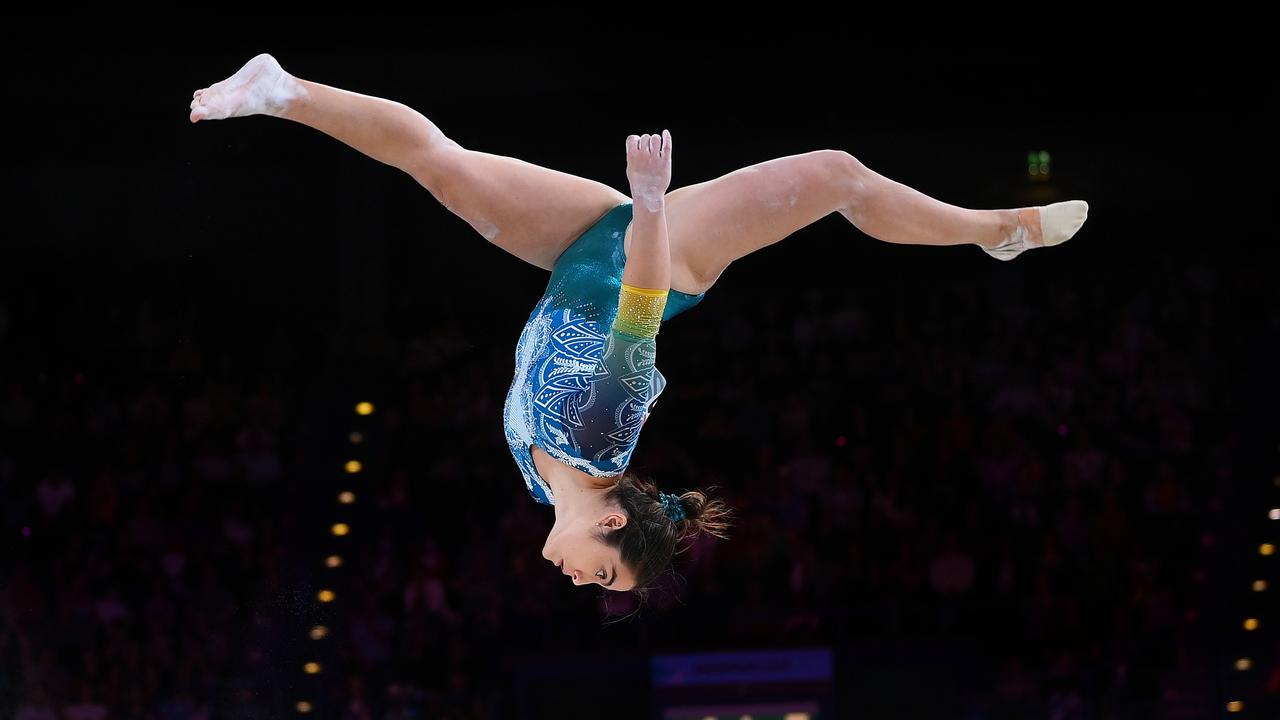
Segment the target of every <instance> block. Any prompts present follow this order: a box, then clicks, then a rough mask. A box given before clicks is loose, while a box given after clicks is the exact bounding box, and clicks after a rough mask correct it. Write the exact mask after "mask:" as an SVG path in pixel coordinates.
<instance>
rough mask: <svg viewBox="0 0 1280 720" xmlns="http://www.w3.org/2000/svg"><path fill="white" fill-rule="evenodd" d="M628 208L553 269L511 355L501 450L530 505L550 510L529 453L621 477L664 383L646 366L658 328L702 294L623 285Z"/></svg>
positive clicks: (610, 216) (606, 219)
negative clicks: (511, 461)
mask: <svg viewBox="0 0 1280 720" xmlns="http://www.w3.org/2000/svg"><path fill="white" fill-rule="evenodd" d="M630 220H631V203H629V202H628V203H623V204H621V205H618V206H616V207H614V208H613V209H611V210H610V211H609V212H608V213H606V214H605V215H604V216H603V217H602V218H600V220H598V221H597V222H596V223H595V224H594V225H592V226H591V227H590V228H589V229H588V230H587V231H586V232H585V233H583V234H582V236H580V237H579V238H578V239H577V240H575V241H574V243H573V245H571V246H570V247H569V249H567V250H565V252H564V253H562V254H561V256H560V257H559V258H558V259H557V260H556V263H555V269H554V270H553V271H552V274H551V280H550V282H548V284H547V290H546V292H545V293H544V294H543V296H542V298H541V299H539V301H538V303H537V304H536V305H535V306H534V308H533V312H531V313H530V314H529V319H528V321H527V322H526V323H525V327H524V330H523V331H522V332H521V333H520V341H519V343H518V344H517V346H516V370H515V378H514V380H513V381H512V384H511V389H510V390H509V391H508V392H507V399H506V403H505V404H504V407H503V419H504V426H505V432H506V437H507V444H508V446H509V447H510V449H511V454H512V456H513V457H514V458H515V461H516V465H517V466H518V467H519V468H520V471H521V474H522V475H523V476H524V481H525V485H526V486H527V487H528V489H529V493H530V494H531V495H532V496H533V498H534V499H535V500H537V501H538V502H540V503H544V504H547V505H554V504H555V497H554V495H553V494H552V491H551V487H550V486H549V485H548V484H547V483H546V482H545V481H544V480H543V479H542V477H541V476H540V475H539V474H538V470H537V467H536V466H535V465H534V462H533V456H532V454H531V451H530V446H531V445H537V446H538V447H539V448H541V449H542V450H543V451H544V452H546V453H547V454H548V455H549V456H551V457H553V458H555V459H556V460H559V461H560V462H563V463H565V464H567V465H570V466H572V467H574V468H577V469H579V470H581V471H583V472H586V473H589V474H591V475H595V476H597V477H613V476H617V475H620V474H622V472H623V471H624V470H625V469H626V467H627V464H628V462H630V458H631V453H632V451H633V450H635V446H636V442H637V440H638V439H639V437H640V426H641V425H642V424H643V423H644V421H645V419H646V418H647V417H648V415H649V411H650V408H652V406H653V403H654V401H656V400H657V397H658V395H659V394H661V393H662V390H663V388H665V387H666V384H667V383H666V378H664V377H663V376H662V373H661V372H659V371H658V369H657V367H656V366H655V365H654V359H655V355H656V349H657V345H656V338H657V333H658V326H659V323H660V322H661V321H662V320H666V319H669V318H671V317H674V316H675V315H677V314H679V313H681V312H683V311H684V310H687V309H688V308H690V307H693V306H694V305H696V304H697V303H698V302H700V301H701V300H702V298H703V297H704V296H705V294H706V293H702V294H700V295H688V294H686V293H682V292H679V291H677V290H665V289H664V290H655V289H645V288H635V287H631V286H629V285H623V284H622V271H623V267H624V265H625V264H626V256H625V254H624V253H623V238H624V234H625V232H626V227H627V224H628V223H629V222H630Z"/></svg>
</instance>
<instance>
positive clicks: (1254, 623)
mask: <svg viewBox="0 0 1280 720" xmlns="http://www.w3.org/2000/svg"><path fill="white" fill-rule="evenodd" d="M1271 485H1272V487H1273V488H1275V489H1280V475H1276V476H1275V477H1274V478H1273V479H1272V481H1271ZM1267 519H1268V520H1270V521H1272V522H1276V521H1280V507H1273V508H1271V509H1270V510H1268V511H1267ZM1268 527H1269V528H1274V527H1275V525H1272V524H1270V523H1268ZM1268 534H1273V533H1272V532H1269V533H1268ZM1258 554H1259V555H1260V556H1262V557H1264V558H1271V557H1275V554H1276V546H1275V544H1274V543H1270V542H1263V543H1261V544H1259V545H1258ZM1262 567H1263V568H1267V567H1269V564H1267V563H1263V564H1262ZM1258 574H1259V575H1262V574H1266V575H1268V576H1270V575H1271V574H1272V573H1270V572H1265V571H1264V572H1260V573H1258ZM1270 589H1271V587H1270V584H1269V583H1268V582H1267V580H1266V578H1264V577H1256V578H1254V579H1253V580H1252V582H1251V583H1250V590H1252V591H1253V592H1255V593H1265V592H1267V591H1269V590H1270ZM1250 604H1251V605H1254V606H1257V605H1259V604H1261V605H1262V606H1264V607H1270V605H1269V604H1268V603H1266V602H1263V603H1250ZM1267 621H1268V622H1276V618H1274V617H1269V618H1267ZM1241 626H1242V627H1243V628H1244V631H1245V632H1246V633H1252V632H1257V631H1258V630H1259V629H1260V628H1261V627H1262V621H1261V620H1260V619H1259V618H1257V617H1255V616H1253V615H1252V614H1250V616H1249V617H1246V618H1244V620H1243V621H1242V622H1241ZM1253 645H1255V646H1256V645H1257V643H1253ZM1253 667H1254V662H1253V659H1252V658H1250V657H1248V656H1245V657H1240V658H1237V659H1236V661H1235V669H1236V671H1237V672H1241V673H1247V672H1249V671H1250V670H1253ZM1244 709H1245V705H1244V701H1243V700H1240V699H1239V698H1236V699H1233V700H1231V701H1230V702H1228V703H1227V712H1233V713H1238V712H1243V711H1244Z"/></svg>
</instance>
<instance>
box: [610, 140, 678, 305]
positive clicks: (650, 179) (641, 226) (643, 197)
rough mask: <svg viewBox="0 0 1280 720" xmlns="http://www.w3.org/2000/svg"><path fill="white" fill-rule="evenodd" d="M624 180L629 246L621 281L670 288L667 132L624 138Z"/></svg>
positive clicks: (662, 288) (644, 286) (669, 148)
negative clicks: (628, 204)
mask: <svg viewBox="0 0 1280 720" xmlns="http://www.w3.org/2000/svg"><path fill="white" fill-rule="evenodd" d="M627 179H628V180H629V181H630V182H631V196H632V204H631V249H630V250H628V251H627V264H626V265H625V266H624V267H623V269H622V283H623V284H624V285H630V286H631V287H634V288H645V289H652V290H662V291H665V290H667V289H668V288H670V287H671V247H670V244H669V243H668V242H667V210H666V193H667V186H668V185H670V184H671V133H669V132H667V131H665V130H664V131H663V133H662V135H661V136H658V135H645V136H643V137H641V136H637V135H631V136H629V137H628V138H627Z"/></svg>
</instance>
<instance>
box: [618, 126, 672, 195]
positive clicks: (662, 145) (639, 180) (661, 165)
mask: <svg viewBox="0 0 1280 720" xmlns="http://www.w3.org/2000/svg"><path fill="white" fill-rule="evenodd" d="M627 180H628V181H630V182H631V197H632V198H633V199H634V201H635V202H636V203H644V206H645V207H646V208H648V209H649V211H650V212H657V210H658V208H660V207H662V199H663V197H664V196H665V195H666V194H667V186H668V185H670V184H671V132H670V131H669V130H663V131H662V134H661V135H628V136H627Z"/></svg>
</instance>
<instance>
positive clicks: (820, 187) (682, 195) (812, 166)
mask: <svg viewBox="0 0 1280 720" xmlns="http://www.w3.org/2000/svg"><path fill="white" fill-rule="evenodd" d="M666 206H667V231H668V235H669V237H670V243H671V262H672V267H678V266H681V267H687V268H689V272H691V273H692V274H693V275H694V276H696V277H698V278H700V287H699V289H700V290H706V289H707V288H709V287H711V285H712V284H714V283H715V280H716V278H718V277H719V276H720V273H721V272H723V271H724V269H725V268H726V267H728V265H729V263H731V262H733V261H734V260H737V259H739V258H742V257H745V256H747V255H749V254H751V253H753V252H755V251H757V250H760V249H762V248H764V247H767V246H769V245H772V244H773V243H776V242H778V241H779V240H782V239H783V238H785V237H787V236H789V235H791V234H792V233H794V232H795V231H797V230H799V229H800V228H802V227H805V226H806V225H809V224H811V223H813V222H816V221H818V220H819V219H821V218H823V217H825V216H827V215H829V214H831V213H833V212H839V213H840V214H841V215H842V216H844V217H845V219H847V220H849V222H851V223H853V224H854V225H855V226H856V227H857V228H858V229H859V230H861V231H862V232H864V233H866V234H867V235H870V236H871V237H873V238H876V239H877V240H883V241H885V242H891V243H903V244H912V245H968V244H972V245H978V246H979V247H981V248H982V249H983V250H984V251H986V252H987V253H988V254H990V255H992V256H993V257H996V258H998V259H1001V260H1010V259H1012V258H1013V257H1016V256H1017V255H1018V254H1019V253H1021V252H1023V251H1024V250H1027V249H1030V248H1035V247H1041V246H1049V245H1056V244H1058V243H1061V242H1063V241H1065V240H1066V239H1068V238H1070V237H1071V236H1072V235H1073V234H1075V232H1076V231H1077V230H1078V229H1079V228H1080V226H1081V225H1082V224H1083V223H1084V221H1085V217H1086V215H1087V213H1088V205H1087V204H1086V203H1085V202H1084V201H1082V200H1071V201H1067V202H1062V203H1054V204H1052V205H1047V206H1044V207H1026V208H1009V209H997V210H973V209H968V208H962V207H957V206H955V205H948V204H947V203H944V202H941V201H939V200H935V199H934V198H931V197H929V196H928V195H925V194H924V193H921V192H919V191H917V190H914V189H912V188H910V187H908V186H906V185H903V184H902V183H899V182H896V181H894V180H891V179H889V178H887V177H884V176H883V175H880V174H879V173H876V172H875V171H873V170H871V169H870V168H868V167H867V166H866V165H864V164H862V162H860V161H859V160H858V159H857V158H855V157H854V156H852V155H850V154H849V153H847V152H844V151H842V150H814V151H811V152H807V153H801V154H799V155H789V156H786V157H781V158H775V159H773V160H768V161H765V162H762V163H757V164H755V165H751V166H748V167H744V168H740V169H738V170H735V171H733V172H731V173H729V174H727V175H723V176H721V177H718V178H716V179H714V180H709V181H706V182H702V183H698V184H696V185H687V186H685V187H681V188H677V189H676V190H673V191H671V192H670V193H668V194H667V201H666Z"/></svg>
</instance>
